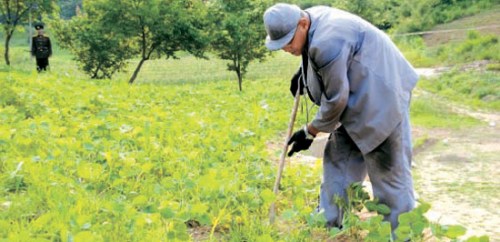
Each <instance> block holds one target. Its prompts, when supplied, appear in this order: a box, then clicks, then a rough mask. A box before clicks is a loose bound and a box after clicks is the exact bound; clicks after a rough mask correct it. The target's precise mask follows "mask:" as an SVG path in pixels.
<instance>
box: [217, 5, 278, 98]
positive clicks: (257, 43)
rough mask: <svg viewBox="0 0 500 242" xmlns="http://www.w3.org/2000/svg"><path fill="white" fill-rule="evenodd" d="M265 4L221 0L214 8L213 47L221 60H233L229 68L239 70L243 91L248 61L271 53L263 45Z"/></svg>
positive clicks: (264, 36) (238, 75)
mask: <svg viewBox="0 0 500 242" xmlns="http://www.w3.org/2000/svg"><path fill="white" fill-rule="evenodd" d="M265 7H266V5H265V2H264V1H252V0H219V1H217V2H216V3H215V5H214V6H213V8H214V9H215V10H214V11H211V12H212V13H214V15H213V18H214V21H213V22H214V24H215V27H214V29H215V33H214V40H213V42H212V48H213V50H214V52H215V53H216V54H217V55H218V56H219V57H220V58H221V59H223V60H228V61H230V63H228V64H227V69H228V70H229V71H234V72H236V75H237V77H238V86H239V90H240V91H242V81H243V77H244V75H245V73H246V71H247V67H248V64H249V63H250V62H251V61H254V60H260V61H262V60H264V59H265V57H266V56H267V55H268V54H269V53H270V52H269V51H267V49H266V47H265V45H264V40H265V38H266V31H265V29H264V24H263V22H262V16H263V13H264V11H265Z"/></svg>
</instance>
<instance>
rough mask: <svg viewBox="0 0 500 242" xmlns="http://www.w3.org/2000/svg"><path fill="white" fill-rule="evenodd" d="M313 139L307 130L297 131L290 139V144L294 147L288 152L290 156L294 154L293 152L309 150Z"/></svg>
mask: <svg viewBox="0 0 500 242" xmlns="http://www.w3.org/2000/svg"><path fill="white" fill-rule="evenodd" d="M312 142H313V139H311V138H309V139H308V138H307V135H306V131H305V130H304V129H301V130H299V131H296V132H295V133H294V134H293V135H292V137H291V138H290V140H288V145H291V144H293V145H292V149H291V150H290V151H289V152H288V156H292V155H293V153H295V152H299V151H301V150H307V149H309V147H310V146H311V144H312Z"/></svg>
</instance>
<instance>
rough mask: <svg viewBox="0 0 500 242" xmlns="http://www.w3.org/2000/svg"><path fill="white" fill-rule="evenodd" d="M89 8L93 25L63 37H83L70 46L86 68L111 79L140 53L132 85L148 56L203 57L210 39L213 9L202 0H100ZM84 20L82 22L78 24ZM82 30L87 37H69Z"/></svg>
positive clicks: (88, 23)
mask: <svg viewBox="0 0 500 242" xmlns="http://www.w3.org/2000/svg"><path fill="white" fill-rule="evenodd" d="M84 9H85V11H86V12H87V13H86V16H87V17H85V21H84V23H83V25H84V26H87V28H86V29H85V30H84V31H76V32H75V31H66V30H64V31H63V32H65V33H62V35H61V38H60V41H61V42H63V40H62V39H69V40H71V39H75V40H78V41H77V43H78V44H79V45H80V46H76V48H75V46H73V47H72V46H67V47H69V48H70V49H73V52H74V53H77V56H79V57H78V58H77V60H78V61H79V62H82V66H83V67H87V68H88V69H91V70H92V71H90V72H88V73H89V74H91V75H93V74H92V73H96V71H98V69H100V70H99V71H100V72H101V73H102V74H103V75H106V77H111V75H112V74H113V73H114V72H115V71H119V70H120V69H121V68H122V67H123V65H124V63H125V61H126V60H128V59H131V58H132V57H135V56H137V55H139V63H138V65H137V66H136V68H135V70H134V72H133V74H132V76H131V77H130V79H129V83H130V84H132V83H133V82H134V81H135V79H136V78H137V75H138V73H139V71H140V70H141V68H142V66H143V64H144V63H145V62H146V61H147V60H150V59H153V58H160V57H161V56H165V57H166V58H167V59H168V58H177V57H176V55H175V54H176V52H178V51H187V52H189V53H191V54H193V55H195V56H197V57H203V52H204V50H205V47H206V46H207V45H208V42H209V38H208V33H206V32H205V31H204V27H205V23H204V21H205V19H206V17H205V15H207V11H206V10H205V8H204V4H203V2H202V1H201V0H95V1H91V2H85V5H84ZM79 24H82V23H80V22H75V23H74V24H73V25H79ZM71 28H73V29H78V28H79V27H78V26H72V27H71ZM82 33H83V34H84V35H83V36H67V35H82ZM86 35H89V37H88V38H87V36H86ZM90 36H93V38H91V37H90ZM78 48H80V49H78ZM96 55H100V58H99V60H100V63H101V64H102V65H97V64H96V63H94V62H95V61H96V58H97V56H96ZM84 70H85V69H84ZM104 73H107V74H104ZM93 76H95V75H93Z"/></svg>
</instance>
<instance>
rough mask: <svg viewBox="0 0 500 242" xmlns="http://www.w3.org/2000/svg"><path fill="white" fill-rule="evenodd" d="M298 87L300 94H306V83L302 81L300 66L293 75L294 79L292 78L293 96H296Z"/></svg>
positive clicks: (291, 88)
mask: <svg viewBox="0 0 500 242" xmlns="http://www.w3.org/2000/svg"><path fill="white" fill-rule="evenodd" d="M297 88H299V93H300V95H302V94H304V83H302V68H299V70H297V72H295V74H294V75H293V77H292V79H290V92H291V93H292V96H293V97H295V93H297Z"/></svg>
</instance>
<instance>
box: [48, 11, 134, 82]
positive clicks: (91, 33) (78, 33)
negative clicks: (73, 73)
mask: <svg viewBox="0 0 500 242" xmlns="http://www.w3.org/2000/svg"><path fill="white" fill-rule="evenodd" d="M89 16H91V17H89ZM101 20H102V16H100V15H99V12H98V11H96V9H95V8H93V7H89V8H88V10H87V11H86V12H85V13H84V14H81V15H78V16H76V17H74V18H72V19H71V20H62V21H55V22H54V23H53V26H54V33H55V35H56V38H57V39H58V40H59V45H60V46H61V47H62V48H65V49H68V50H70V52H71V53H72V54H73V55H74V59H75V60H76V61H77V62H78V64H79V67H80V68H81V69H82V70H83V71H84V72H85V73H87V74H88V75H89V76H90V77H91V78H92V79H103V78H111V77H112V76H113V74H114V73H116V72H118V71H121V70H123V69H124V68H125V66H126V61H127V59H129V58H131V57H132V56H133V55H134V52H130V51H128V49H129V46H130V45H131V43H130V40H129V39H127V38H123V36H117V35H116V34H114V33H113V32H111V31H110V29H109V28H108V26H106V25H101V24H93V23H94V22H95V21H97V22H99V21H101Z"/></svg>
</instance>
